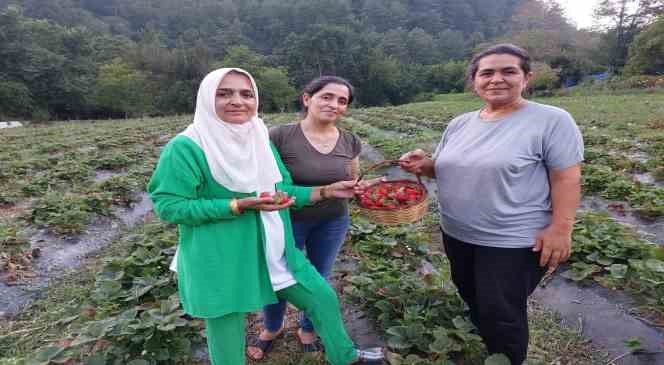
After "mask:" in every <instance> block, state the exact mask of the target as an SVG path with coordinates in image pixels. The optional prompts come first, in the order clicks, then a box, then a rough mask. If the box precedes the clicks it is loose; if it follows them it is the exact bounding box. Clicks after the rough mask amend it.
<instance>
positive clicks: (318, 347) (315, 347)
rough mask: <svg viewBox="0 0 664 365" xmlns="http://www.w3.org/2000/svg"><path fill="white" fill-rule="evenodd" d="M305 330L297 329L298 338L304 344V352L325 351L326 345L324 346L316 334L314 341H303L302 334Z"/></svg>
mask: <svg viewBox="0 0 664 365" xmlns="http://www.w3.org/2000/svg"><path fill="white" fill-rule="evenodd" d="M302 332H304V331H302V329H301V328H300V329H298V330H297V338H298V339H299V340H300V345H302V352H305V353H306V352H323V351H325V347H323V344H322V343H321V342H320V339H319V338H318V336H315V339H314V342H311V343H304V342H302V337H301V336H300V334H301V333H302Z"/></svg>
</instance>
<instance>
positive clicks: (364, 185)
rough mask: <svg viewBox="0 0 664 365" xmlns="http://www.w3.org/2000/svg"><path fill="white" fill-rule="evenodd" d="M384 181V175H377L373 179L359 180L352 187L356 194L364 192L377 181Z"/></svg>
mask: <svg viewBox="0 0 664 365" xmlns="http://www.w3.org/2000/svg"><path fill="white" fill-rule="evenodd" d="M385 181H387V178H386V177H385V176H379V177H377V178H374V179H369V180H362V181H359V182H358V183H357V184H356V185H355V187H354V190H355V194H356V195H357V194H364V192H365V191H366V190H367V189H368V188H370V187H372V186H374V185H376V184H378V183H382V182H385Z"/></svg>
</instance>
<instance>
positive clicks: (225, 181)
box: [170, 68, 295, 290]
mask: <svg viewBox="0 0 664 365" xmlns="http://www.w3.org/2000/svg"><path fill="white" fill-rule="evenodd" d="M231 71H235V72H239V73H241V74H243V75H245V76H247V77H248V78H249V80H250V81H251V87H252V89H253V92H254V96H255V98H256V105H258V88H257V87H256V82H255V81H254V78H253V77H251V75H250V74H249V73H248V72H247V71H245V70H242V69H239V68H221V69H218V70H215V71H212V72H210V73H209V74H208V75H207V76H205V78H204V79H203V81H202V82H201V86H200V87H199V88H198V96H197V97H196V111H195V113H194V122H193V123H192V124H190V125H189V127H187V129H186V130H185V131H184V132H182V133H180V134H181V135H184V136H187V137H189V138H191V139H192V140H193V141H194V142H195V143H196V144H197V145H198V146H199V147H200V148H201V149H202V150H203V152H204V153H205V158H206V159H207V163H208V166H209V167H210V172H211V173H212V177H213V178H214V180H215V181H216V182H218V183H219V184H221V185H222V186H224V187H225V188H226V189H228V190H231V191H235V192H242V193H254V192H255V193H256V194H257V195H258V194H260V193H262V192H270V193H273V192H274V191H275V184H277V183H278V182H280V181H281V180H282V176H281V173H280V172H279V168H278V166H277V161H276V160H275V158H274V155H273V154H272V150H271V149H270V136H269V134H268V131H267V127H265V123H263V121H262V120H261V119H260V118H258V116H257V115H254V116H252V118H251V119H250V120H249V121H248V122H246V123H242V124H235V123H227V122H224V121H223V120H221V119H220V118H219V116H218V115H217V112H216V107H215V99H216V95H217V88H218V87H219V83H220V82H221V80H222V79H223V78H224V76H226V75H227V74H228V73H229V72H231ZM260 216H261V221H262V222H263V227H264V229H265V236H266V241H267V242H266V247H267V249H266V253H265V254H266V258H267V263H268V271H269V273H270V279H271V281H272V286H273V288H274V290H280V289H282V288H284V287H286V286H289V285H292V284H294V283H295V279H294V278H293V276H292V274H291V273H290V272H289V271H288V267H287V265H286V259H285V257H284V250H285V241H284V237H285V232H284V225H283V221H282V220H281V217H280V216H279V212H277V211H271V212H268V211H261V212H260ZM178 251H179V247H178V250H177V251H176V252H175V256H174V257H173V261H172V262H171V265H170V269H171V270H172V271H177V257H178Z"/></svg>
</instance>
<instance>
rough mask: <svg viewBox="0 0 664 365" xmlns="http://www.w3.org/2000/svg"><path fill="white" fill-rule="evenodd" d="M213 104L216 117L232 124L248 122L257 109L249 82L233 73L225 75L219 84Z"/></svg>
mask: <svg viewBox="0 0 664 365" xmlns="http://www.w3.org/2000/svg"><path fill="white" fill-rule="evenodd" d="M214 104H215V111H216V112H217V116H218V117H219V118H220V119H221V120H223V121H224V122H227V123H234V124H242V123H245V122H248V121H249V120H250V119H251V118H252V117H253V116H254V115H256V110H257V108H258V104H257V102H256V95H254V90H253V88H252V87H251V81H249V78H248V77H247V76H245V75H242V74H238V73H234V72H232V73H228V74H226V76H224V78H223V79H221V82H219V86H218V87H217V93H216V97H215V102H214Z"/></svg>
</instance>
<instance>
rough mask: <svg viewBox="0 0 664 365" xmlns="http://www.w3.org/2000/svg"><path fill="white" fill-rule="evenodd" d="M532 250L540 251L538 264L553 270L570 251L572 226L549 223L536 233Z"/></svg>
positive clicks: (565, 259) (566, 257)
mask: <svg viewBox="0 0 664 365" xmlns="http://www.w3.org/2000/svg"><path fill="white" fill-rule="evenodd" d="M533 251H535V252H541V254H540V262H539V263H540V266H541V267H544V266H548V267H549V270H550V271H553V270H555V269H556V268H557V267H558V265H559V264H560V263H562V262H565V261H567V259H568V258H569V256H570V254H571V253H572V227H563V226H556V225H553V224H552V225H550V226H548V227H546V228H545V229H544V230H542V231H540V232H539V233H538V234H537V238H536V239H535V247H533Z"/></svg>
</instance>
